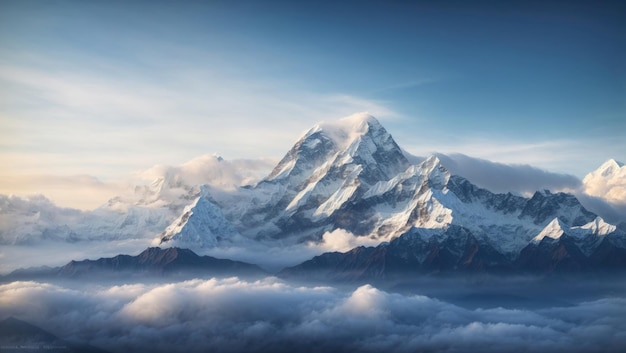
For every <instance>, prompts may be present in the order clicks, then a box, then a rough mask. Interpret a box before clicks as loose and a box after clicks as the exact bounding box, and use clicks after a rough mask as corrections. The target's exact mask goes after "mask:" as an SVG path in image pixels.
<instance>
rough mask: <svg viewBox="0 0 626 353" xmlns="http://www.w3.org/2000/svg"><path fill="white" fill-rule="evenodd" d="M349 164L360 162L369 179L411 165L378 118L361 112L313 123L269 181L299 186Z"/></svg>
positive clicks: (391, 174)
mask: <svg viewBox="0 0 626 353" xmlns="http://www.w3.org/2000/svg"><path fill="white" fill-rule="evenodd" d="M347 164H355V165H361V166H362V167H363V171H364V173H363V177H364V178H366V179H367V180H366V181H368V182H375V181H379V180H387V179H390V178H391V177H393V176H395V175H396V174H397V173H399V172H401V171H403V170H404V169H406V167H408V165H409V163H408V161H407V159H406V157H404V154H403V153H402V151H401V150H400V147H399V146H398V145H397V144H396V142H395V141H394V140H393V138H392V137H391V135H390V134H389V133H388V132H387V131H386V130H385V128H384V127H383V126H382V125H381V124H380V123H379V122H378V120H376V118H374V117H373V116H371V115H369V114H366V113H360V114H355V115H352V116H349V117H346V118H343V119H341V120H339V121H337V122H335V123H321V124H318V125H316V126H314V127H313V128H312V129H310V130H309V131H308V132H307V133H306V134H305V135H304V136H303V137H302V138H300V139H299V140H298V141H297V142H296V143H295V145H294V146H293V147H292V148H291V150H289V152H288V153H287V154H286V155H285V157H284V158H283V159H282V160H281V161H280V163H278V165H277V166H276V168H274V170H273V171H272V172H271V173H270V175H269V176H268V177H267V178H266V181H281V182H283V183H287V184H289V185H290V186H292V187H296V188H297V187H298V186H301V185H300V184H301V183H302V182H304V181H306V180H307V179H309V178H311V177H314V175H312V174H319V173H320V172H323V170H327V171H329V170H330V169H331V167H333V166H334V167H338V166H342V165H347ZM315 172H317V173H315Z"/></svg>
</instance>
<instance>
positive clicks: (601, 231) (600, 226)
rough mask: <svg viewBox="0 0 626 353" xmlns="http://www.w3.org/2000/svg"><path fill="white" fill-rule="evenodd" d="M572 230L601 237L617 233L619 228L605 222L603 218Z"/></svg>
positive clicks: (597, 218)
mask: <svg viewBox="0 0 626 353" xmlns="http://www.w3.org/2000/svg"><path fill="white" fill-rule="evenodd" d="M572 229H580V230H581V231H584V232H586V233H591V234H594V235H598V236H601V235H607V234H610V233H613V232H615V230H616V229H617V227H616V226H614V225H612V224H609V223H607V222H605V221H604V219H602V217H596V219H594V220H593V221H591V222H589V223H587V224H585V225H583V226H580V227H573V228H572Z"/></svg>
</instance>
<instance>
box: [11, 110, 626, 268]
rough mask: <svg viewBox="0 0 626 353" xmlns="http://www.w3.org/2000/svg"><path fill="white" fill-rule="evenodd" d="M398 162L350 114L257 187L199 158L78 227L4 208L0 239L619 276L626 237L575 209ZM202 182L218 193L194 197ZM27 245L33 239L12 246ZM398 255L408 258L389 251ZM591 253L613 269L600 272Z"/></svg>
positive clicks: (364, 120) (307, 138) (561, 197)
mask: <svg viewBox="0 0 626 353" xmlns="http://www.w3.org/2000/svg"><path fill="white" fill-rule="evenodd" d="M407 155H408V154H407V153H405V152H404V151H403V150H402V149H401V148H400V147H399V146H398V144H397V143H396V142H395V141H394V139H393V138H392V136H391V135H390V134H389V132H388V131H387V130H386V129H385V128H384V127H383V126H382V124H381V123H380V122H379V121H378V120H377V119H376V118H374V117H372V116H371V115H368V114H363V113H362V114H355V115H352V116H349V117H347V118H344V119H341V120H339V121H336V122H330V123H328V122H327V123H321V124H318V125H315V126H314V127H313V128H311V129H310V130H308V131H307V132H306V133H304V135H303V136H301V137H300V138H299V139H298V140H297V141H296V142H295V144H294V145H293V147H292V148H291V149H290V150H289V151H288V152H287V153H286V154H285V156H284V157H283V158H282V159H281V160H280V161H279V162H278V163H277V164H276V165H275V167H274V168H273V169H272V170H271V172H269V174H268V175H267V176H266V177H264V178H262V179H260V180H259V181H258V182H256V183H255V184H249V185H237V183H231V181H233V180H239V181H241V180H243V179H241V178H239V179H237V178H234V177H233V175H231V174H229V173H230V172H228V171H232V168H231V167H232V166H231V167H228V165H229V164H227V162H226V161H224V160H223V159H222V158H221V157H218V156H204V157H203V158H202V159H201V160H198V161H197V163H196V162H194V163H192V164H190V165H184V166H181V167H179V168H164V169H163V168H156V169H155V170H153V171H150V172H149V173H148V174H149V175H151V176H154V175H160V177H159V178H157V179H156V181H155V183H153V184H152V185H150V186H143V187H138V188H135V191H134V194H133V195H132V196H125V197H118V198H114V199H112V200H111V201H110V202H109V203H107V204H106V205H103V207H101V208H99V209H97V210H94V211H91V212H87V213H81V212H80V211H76V210H63V212H59V211H58V210H53V211H50V212H44V211H42V209H43V208H49V209H51V210H52V209H53V208H52V206H51V203H50V202H49V201H47V200H45V199H37V200H35V201H36V202H38V204H37V206H36V207H33V206H32V202H21V201H20V200H19V199H15V198H5V199H0V202H2V203H0V206H3V207H2V208H0V217H1V218H2V220H3V221H7V223H9V224H11V226H10V227H9V230H8V231H5V230H2V231H3V233H2V234H0V238H3V239H9V238H11V237H14V241H9V243H11V242H12V243H26V242H28V241H30V240H31V239H42V238H50V239H61V240H66V241H81V240H114V239H128V238H141V239H142V240H143V239H146V238H152V239H153V244H154V245H166V246H176V247H184V248H192V249H195V248H207V247H235V248H240V249H242V248H243V249H250V248H254V249H269V248H272V247H283V248H290V249H291V248H292V247H293V249H303V247H305V248H307V251H309V252H310V251H311V250H310V249H311V247H313V248H316V247H317V249H322V248H326V249H328V248H336V247H332V246H330V247H328V246H326V245H328V244H331V245H332V244H333V241H335V240H336V241H337V242H340V241H343V242H344V243H345V242H346V239H348V238H349V239H348V241H347V243H349V244H372V243H382V244H381V245H380V250H375V251H373V250H372V251H373V254H374V255H375V256H376V258H377V259H379V260H380V259H384V261H383V262H379V261H378V260H377V261H373V260H372V259H369V260H368V261H370V262H371V266H374V267H368V270H367V271H370V272H371V273H374V272H377V271H378V273H381V275H383V274H385V273H386V272H387V270H389V269H392V268H394V266H396V267H398V268H408V267H410V268H416V269H418V270H419V271H421V272H429V271H430V272H437V271H439V272H441V271H444V272H445V271H451V270H454V271H457V270H468V271H508V270H511V269H512V270H515V271H518V270H519V271H523V270H525V269H526V268H529V269H530V267H532V266H531V265H524V264H531V263H544V264H545V266H548V265H549V266H552V265H551V264H552V262H549V263H548V262H541V261H543V260H541V259H539V258H537V257H541V258H543V257H547V256H552V257H554V256H557V254H556V253H555V251H556V252H558V254H560V255H558V256H561V255H563V254H565V255H564V256H565V257H563V259H572V261H573V262H575V263H576V265H575V266H574V265H572V266H570V265H567V266H565V265H555V266H556V267H555V266H552V267H549V266H548V267H545V266H543V267H542V268H544V269H545V270H546V271H548V272H549V271H553V270H558V269H560V268H571V269H574V268H580V269H586V268H588V267H590V266H591V267H593V266H596V265H597V266H604V265H603V264H607V266H609V267H610V266H611V265H608V264H613V265H615V266H621V265H620V264H621V262H620V260H619V256H620V254H621V251H622V250H621V249H623V248H626V246H625V243H626V241H624V236H623V234H624V230H623V226H619V225H618V226H617V227H616V226H614V225H611V224H608V223H606V222H605V221H604V219H602V218H598V216H597V215H596V214H594V213H592V212H590V211H589V210H588V209H586V208H585V207H584V206H583V205H582V204H581V203H580V202H579V199H578V198H577V197H576V196H574V195H572V194H568V193H563V192H551V191H549V190H540V191H536V192H534V193H532V194H531V195H532V196H529V197H525V196H522V195H521V194H516V193H512V192H500V193H495V192H493V191H491V190H489V189H488V188H484V187H479V186H477V185H476V184H474V183H472V182H471V181H470V180H469V179H468V178H466V177H464V176H463V174H464V172H463V170H464V168H466V169H467V168H468V167H467V163H476V161H470V160H469V159H468V158H466V157H462V156H461V157H460V156H456V157H455V158H446V157H444V156H442V155H432V156H430V157H427V158H420V159H418V158H409V159H407ZM409 157H410V156H409ZM463 161H464V162H463ZM416 162H417V164H415V163H416ZM484 162H485V161H483V162H481V163H482V164H480V163H479V164H480V165H483V166H489V168H491V170H505V171H506V173H508V174H506V175H512V174H514V170H512V169H511V168H505V167H503V166H501V165H499V166H495V165H490V164H486V163H484ZM450 163H454V168H453V169H454V170H455V171H456V172H455V173H453V172H451V171H450V169H449V168H448V166H447V164H450ZM492 164H493V163H492ZM464 165H465V166H466V167H463V166H464ZM225 166H227V167H225ZM483 169H485V168H483ZM518 169H519V168H518ZM518 169H515V170H518ZM525 170H526V172H527V173H530V175H539V174H541V173H543V172H541V171H538V170H535V169H532V168H530V169H528V168H526V169H525ZM624 170H626V169H624V167H623V165H621V164H619V163H617V162H615V161H612V160H611V161H608V162H607V163H605V165H603V166H602V167H601V168H600V169H599V170H598V171H597V172H594V173H592V174H590V175H591V176H589V177H588V178H586V180H587V184H589V185H600V184H602V185H605V186H607V185H608V186H611V189H610V194H611V195H618V196H619V195H620V194H619V193H620V190H621V189H620V185H621V184H620V183H621V182H623V180H624V179H625V177H624V176H623V173H624ZM548 174H549V173H548ZM548 174H546V173H543V174H542V175H548ZM468 175H473V178H475V179H481V180H483V181H488V180H489V179H490V178H491V179H494V178H495V177H489V176H485V172H484V171H483V172H481V173H476V172H474V173H473V174H470V173H468ZM478 176H480V178H479V177H478ZM549 176H550V178H551V180H553V182H554V183H560V182H567V183H570V182H571V180H570V179H571V178H569V177H567V176H566V177H565V178H564V179H562V178H561V176H558V175H552V174H550V175H549ZM207 179H211V180H213V181H212V182H206V183H205V184H203V185H199V183H202V182H203V180H207ZM598 180H600V181H602V183H600V181H598ZM518 184H520V185H521V184H522V183H518ZM524 185H526V186H525V187H529V186H531V185H535V184H533V183H526V184H524ZM568 185H569V184H568ZM572 185H578V184H576V183H573V184H572ZM523 195H529V194H526V193H524V194H523ZM20 202H21V203H20ZM33 202H34V201H33ZM5 206H6V207H5ZM7 210H8V211H7ZM15 210H17V211H15ZM59 214H62V217H58V215H59ZM15 215H18V216H17V217H14V216H15ZM55 216H57V218H55ZM14 220H15V221H14ZM11 227H12V228H11ZM593 229H595V230H593ZM0 230H1V229H0ZM608 230H610V231H608ZM600 233H602V234H600ZM24 234H32V235H28V236H25V237H24V238H20V237H23V236H24ZM393 244H395V245H393ZM397 244H403V247H406V248H407V249H399V248H398V249H396V248H397ZM555 244H556V245H555ZM358 249H360V250H358ZM363 249H365V248H357V249H355V250H354V251H355V252H356V253H355V254H353V255H355V259H362V258H364V257H366V256H365V255H367V254H369V251H370V250H363ZM376 249H378V247H377V248H376ZM403 251H407V253H406V254H405V253H404V252H403ZM599 251H602V254H605V255H606V258H607V259H611V260H607V262H602V261H601V259H600V258H599V257H598V256H599V255H598V254H599ZM522 253H523V254H522ZM383 254H385V255H383ZM522 255H523V256H522ZM329 256H330V258H328V259H325V260H324V261H327V262H328V263H333V261H335V260H336V261H339V263H343V264H344V265H346V266H348V267H347V268H352V267H351V266H355V267H354V268H358V269H362V264H361V263H360V262H359V261H360V260H359V261H357V262H356V263H354V264H352V262H351V261H353V260H350V261H349V263H350V265H347V264H345V261H347V260H345V259H342V256H343V255H338V254H334V255H332V256H331V255H329ZM367 256H369V255H367ZM394 256H399V257H398V258H395V257H394ZM596 257H598V258H596ZM350 258H351V257H348V259H350ZM592 258H593V259H595V260H591V259H592ZM331 260H332V261H331ZM544 260H545V259H544ZM120 261H122V260H120ZM124 261H125V260H124ZM320 261H322V260H320ZM354 261H356V260H354ZM380 261H382V260H380ZM568 261H569V260H568ZM562 264H565V262H562ZM383 265H384V267H382V268H378V269H376V267H375V266H383ZM90 266H91V265H90ZM133 266H134V265H133ZM342 266H343V265H342ZM529 266H530V267H529ZM96 267H97V266H96ZM530 270H533V269H530ZM372 271H373V272H372ZM394 271H395V270H394ZM419 271H418V272H419ZM392 272H393V271H392ZM368 273H369V272H368Z"/></svg>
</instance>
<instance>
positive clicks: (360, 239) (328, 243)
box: [308, 228, 380, 253]
mask: <svg viewBox="0 0 626 353" xmlns="http://www.w3.org/2000/svg"><path fill="white" fill-rule="evenodd" d="M378 244H380V239H371V238H368V237H364V236H356V235H354V234H352V233H350V232H349V231H347V230H344V229H341V228H337V229H335V230H333V231H332V232H326V233H324V235H322V240H321V241H320V242H318V243H313V242H310V243H308V246H309V247H310V248H313V249H316V250H318V251H320V253H322V252H332V251H339V252H346V251H350V250H352V249H354V248H356V247H358V246H377V245H378Z"/></svg>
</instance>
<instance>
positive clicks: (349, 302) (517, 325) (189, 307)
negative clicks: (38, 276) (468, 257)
mask: <svg viewBox="0 0 626 353" xmlns="http://www.w3.org/2000/svg"><path fill="white" fill-rule="evenodd" d="M207 299H208V300H207ZM0 316H1V317H8V316H15V317H17V318H20V319H21V320H25V321H27V322H30V323H33V324H36V325H38V326H40V327H42V328H44V329H48V330H52V331H53V332H54V333H55V334H56V335H58V336H60V337H63V338H65V339H69V340H73V341H79V342H81V341H82V342H89V343H90V344H92V345H95V346H98V347H101V348H104V349H108V350H111V351H132V350H146V348H149V349H150V350H151V351H153V352H179V351H180V352H182V351H185V352H200V351H207V350H210V351H220V352H240V351H248V352H257V351H258V352H260V351H274V352H287V351H294V350H296V351H341V352H343V351H346V352H348V351H360V352H380V351H395V352H415V351H443V350H445V351H447V352H464V351H476V350H478V351H482V352H515V351H525V352H563V351H568V352H590V351H605V352H618V351H620V349H623V347H624V346H625V345H626V337H624V335H621V334H620V333H621V332H624V330H626V326H625V325H626V322H625V321H624V320H623V317H624V316H626V302H625V301H624V299H623V298H605V299H599V300H593V301H587V302H578V303H575V304H572V305H569V306H553V307H543V308H539V309H533V310H531V309H508V308H502V307H497V308H487V309H480V308H479V309H470V308H464V307H460V306H457V305H454V304H451V303H448V302H446V301H442V300H438V299H435V298H431V297H428V296H424V295H419V294H412V295H411V294H398V293H388V292H385V291H382V290H380V289H377V288H375V287H373V286H370V285H363V286H360V287H358V288H354V289H347V290H340V289H337V288H332V287H302V286H294V285H292V284H289V283H285V282H282V281H279V280H277V279H274V278H266V279H263V280H258V281H254V282H250V281H244V280H240V279H238V278H227V279H215V278H213V279H208V280H203V279H195V280H190V281H185V282H177V283H162V284H126V285H118V286H107V285H98V286H91V285H82V286H80V288H72V287H64V286H62V285H56V284H49V283H38V282H13V283H9V284H4V285H0Z"/></svg>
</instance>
